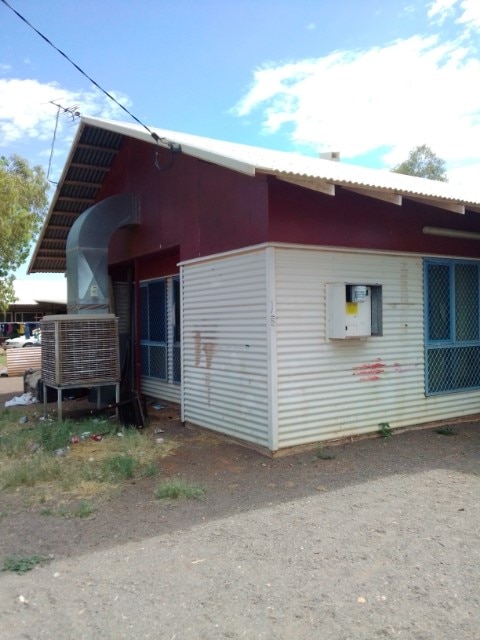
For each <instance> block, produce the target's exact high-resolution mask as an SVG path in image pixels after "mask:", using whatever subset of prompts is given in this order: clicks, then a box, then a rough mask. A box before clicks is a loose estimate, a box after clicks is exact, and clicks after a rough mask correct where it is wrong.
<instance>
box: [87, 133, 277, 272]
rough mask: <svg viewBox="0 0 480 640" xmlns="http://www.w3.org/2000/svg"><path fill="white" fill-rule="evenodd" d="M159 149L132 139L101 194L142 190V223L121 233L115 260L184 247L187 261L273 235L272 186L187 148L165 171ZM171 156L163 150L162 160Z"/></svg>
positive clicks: (114, 247)
mask: <svg viewBox="0 0 480 640" xmlns="http://www.w3.org/2000/svg"><path fill="white" fill-rule="evenodd" d="M154 152H155V147H154V146H153V145H148V144H146V143H143V142H139V141H137V140H133V139H125V142H124V144H123V146H122V148H121V150H120V152H119V154H118V157H117V159H116V161H115V163H114V165H113V166H112V169H111V171H110V173H109V176H108V178H107V179H106V181H105V184H104V187H103V189H102V191H101V194H100V197H99V199H103V198H106V197H108V196H110V195H114V194H117V193H128V192H131V193H134V194H135V195H136V196H137V197H138V199H139V202H140V208H141V224H140V226H139V227H138V228H137V229H135V230H130V229H129V230H125V229H122V230H119V231H117V232H116V233H115V234H114V236H113V238H112V240H111V243H110V248H109V261H110V263H111V264H114V263H121V262H123V261H125V260H132V259H134V258H138V257H141V256H147V255H153V254H156V253H157V252H162V251H164V250H167V251H168V250H171V249H172V248H173V247H178V257H179V260H188V259H191V258H196V257H200V256H206V255H209V254H212V253H217V252H222V251H230V250H233V249H238V248H241V247H245V246H249V245H253V244H258V243H260V242H265V241H266V240H267V230H268V211H267V206H268V190H267V188H268V187H267V181H266V179H264V178H261V179H255V178H251V177H249V176H245V175H242V174H239V173H237V172H234V171H229V170H227V169H223V168H221V167H218V166H216V165H212V164H209V163H206V162H202V161H199V160H196V159H194V158H190V157H188V156H185V155H182V154H181V153H180V154H178V155H177V156H176V157H175V161H174V164H173V166H172V167H171V168H170V169H167V170H166V171H158V169H156V168H155V166H154ZM169 159H170V154H169V152H168V151H167V150H164V149H159V164H160V165H161V166H165V165H167V164H168V161H169Z"/></svg>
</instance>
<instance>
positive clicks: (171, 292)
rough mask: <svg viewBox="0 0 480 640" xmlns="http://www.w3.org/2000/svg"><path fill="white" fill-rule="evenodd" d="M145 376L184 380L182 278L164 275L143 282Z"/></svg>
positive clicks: (141, 348) (142, 328)
mask: <svg viewBox="0 0 480 640" xmlns="http://www.w3.org/2000/svg"><path fill="white" fill-rule="evenodd" d="M139 302H140V356H141V371H142V376H147V377H150V378H158V379H159V380H163V381H165V382H174V383H180V381H181V366H180V365H181V360H180V355H181V346H180V281H179V279H178V277H173V278H162V279H159V280H154V281H151V282H144V283H141V284H140V301H139Z"/></svg>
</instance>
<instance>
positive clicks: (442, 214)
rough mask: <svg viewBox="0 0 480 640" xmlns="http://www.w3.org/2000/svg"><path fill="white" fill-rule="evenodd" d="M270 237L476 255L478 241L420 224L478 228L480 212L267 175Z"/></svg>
mask: <svg viewBox="0 0 480 640" xmlns="http://www.w3.org/2000/svg"><path fill="white" fill-rule="evenodd" d="M269 193H270V218H269V233H268V235H269V240H270V241H276V242H291V243H299V244H308V245H331V246H338V247H355V248H362V249H383V250H387V251H407V252H412V253H425V254H432V255H435V254H444V255H458V256H469V257H474V258H478V257H480V243H479V242H478V241H472V240H459V239H452V238H444V237H438V236H429V235H425V234H423V232H422V228H423V227H424V226H429V227H445V228H448V229H459V230H464V231H475V232H479V233H480V214H479V213H474V212H471V211H470V212H468V211H467V213H466V214H465V215H461V214H456V213H451V212H448V211H444V210H442V209H437V208H435V207H430V206H426V205H422V204H419V203H416V202H413V201H411V200H407V199H404V200H403V205H402V206H401V207H399V206H397V205H394V204H389V203H386V202H382V201H381V200H375V199H374V198H368V197H366V196H361V195H358V194H355V193H352V192H351V191H346V190H344V189H342V188H341V187H336V195H335V196H327V195H324V194H322V193H318V192H315V191H310V190H307V189H302V188H299V187H296V186H295V185H291V184H288V183H286V182H282V181H281V180H277V179H275V178H273V179H271V180H270V189H269Z"/></svg>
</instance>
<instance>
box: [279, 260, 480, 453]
mask: <svg viewBox="0 0 480 640" xmlns="http://www.w3.org/2000/svg"><path fill="white" fill-rule="evenodd" d="M275 264H276V316H277V318H276V342H277V389H278V406H277V410H278V431H279V448H284V447H288V446H293V445H297V444H302V443H308V442H314V441H317V440H326V439H332V438H338V437H343V436H349V435H353V434H361V433H367V432H372V431H377V430H378V424H379V423H381V422H388V423H389V424H390V426H391V427H392V428H395V427H401V426H410V425H415V424H420V423H423V422H430V421H434V420H441V419H449V418H453V417H457V416H464V415H469V414H474V413H477V412H479V411H480V393H479V392H478V391H475V392H466V393H453V394H448V395H442V396H430V397H425V395H424V333H423V265H422V259H421V258H420V257H413V256H412V257H410V256H395V255H373V254H367V253H354V252H351V253H350V252H335V251H325V250H307V249H306V250H303V249H293V248H292V249H288V248H277V249H276V251H275ZM332 282H354V283H358V284H363V283H364V284H374V283H378V284H381V285H382V286H383V336H382V337H372V338H368V339H367V340H327V339H326V331H325V319H326V306H325V285H326V284H327V283H332Z"/></svg>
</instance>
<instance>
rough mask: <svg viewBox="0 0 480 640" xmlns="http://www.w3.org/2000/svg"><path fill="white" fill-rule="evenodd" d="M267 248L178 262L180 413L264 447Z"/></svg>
mask: <svg viewBox="0 0 480 640" xmlns="http://www.w3.org/2000/svg"><path fill="white" fill-rule="evenodd" d="M266 255H267V254H266V251H265V249H263V250H261V251H254V252H249V253H245V254H235V255H231V256H225V257H223V258H218V259H216V260H211V261H202V262H198V263H190V264H186V265H185V266H184V267H183V302H182V310H183V324H182V326H183V334H182V338H183V355H182V357H183V385H184V388H183V394H184V397H183V416H184V419H185V420H186V421H188V422H192V423H194V424H197V425H199V426H204V427H207V428H209V429H213V430H216V431H220V432H222V433H226V434H229V435H232V436H235V437H237V438H241V439H243V440H245V441H247V442H250V443H254V444H257V445H260V446H265V447H268V446H269V433H268V431H269V429H268V419H269V411H268V370H267V369H268V347H267V322H266V318H267V302H266V300H267V295H266V288H267V284H266Z"/></svg>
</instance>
